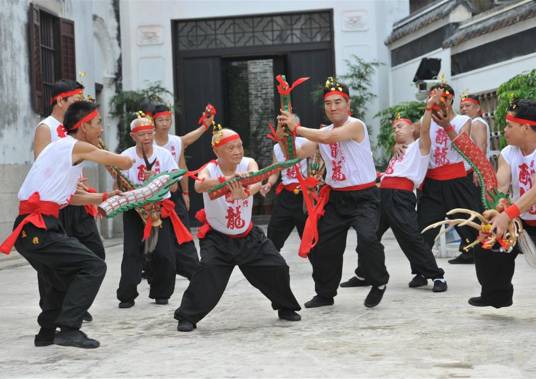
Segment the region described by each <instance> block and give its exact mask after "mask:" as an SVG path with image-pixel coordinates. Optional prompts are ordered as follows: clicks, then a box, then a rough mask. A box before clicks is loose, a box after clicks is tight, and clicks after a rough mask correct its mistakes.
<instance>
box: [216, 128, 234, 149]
mask: <svg viewBox="0 0 536 379" xmlns="http://www.w3.org/2000/svg"><path fill="white" fill-rule="evenodd" d="M235 134H236V135H238V133H237V132H235V131H234V130H232V129H228V128H223V129H222V130H221V133H215V134H214V135H213V136H212V146H214V145H215V144H216V143H217V142H221V140H223V139H224V138H227V137H230V136H233V135H235ZM214 147H215V148H217V146H214Z"/></svg>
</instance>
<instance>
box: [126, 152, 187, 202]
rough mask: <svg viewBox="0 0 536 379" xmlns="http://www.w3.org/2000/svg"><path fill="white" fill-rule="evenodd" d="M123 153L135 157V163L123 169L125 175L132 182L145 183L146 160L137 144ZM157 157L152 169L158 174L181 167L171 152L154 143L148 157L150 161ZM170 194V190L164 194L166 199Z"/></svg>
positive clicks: (135, 183) (136, 183)
mask: <svg viewBox="0 0 536 379" xmlns="http://www.w3.org/2000/svg"><path fill="white" fill-rule="evenodd" d="M121 155H126V156H128V157H130V158H132V159H134V164H133V165H132V167H131V168H130V169H128V170H125V171H121V172H122V173H123V175H125V176H126V177H127V178H128V180H130V182H131V183H132V184H134V185H137V186H139V185H141V184H143V182H144V179H143V172H144V171H145V169H146V167H145V161H144V160H143V157H139V156H138V154H137V153H136V146H132V147H129V148H128V149H126V150H125V151H123V152H122V153H121ZM155 159H156V162H155V163H154V166H153V168H152V170H153V171H154V172H155V173H157V174H160V173H161V172H167V171H171V170H177V169H178V168H179V167H178V166H177V162H175V160H174V159H173V156H172V155H171V153H170V152H169V151H167V150H166V149H164V148H163V147H160V146H157V145H153V154H152V155H151V156H150V157H149V158H148V161H149V162H152V161H154V160H155ZM170 196H171V195H170V194H169V192H168V193H167V194H166V195H165V196H164V199H168V198H169V197H170Z"/></svg>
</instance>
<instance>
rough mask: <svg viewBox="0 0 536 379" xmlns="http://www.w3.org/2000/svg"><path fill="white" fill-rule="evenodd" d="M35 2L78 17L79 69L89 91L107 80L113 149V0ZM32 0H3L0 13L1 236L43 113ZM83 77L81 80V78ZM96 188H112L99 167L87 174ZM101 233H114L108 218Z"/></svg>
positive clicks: (105, 102) (104, 101) (116, 51)
mask: <svg viewBox="0 0 536 379" xmlns="http://www.w3.org/2000/svg"><path fill="white" fill-rule="evenodd" d="M32 3H34V4H36V5H38V6H40V7H42V8H44V9H46V10H47V11H49V12H50V13H52V14H55V15H57V16H59V17H64V18H68V19H71V20H73V21H74V22H75V45H76V66H77V67H76V71H77V72H80V71H84V72H85V73H86V76H85V77H84V78H83V79H81V81H82V82H83V84H84V85H85V87H86V93H88V94H90V95H92V96H95V82H99V83H101V84H103V86H104V87H103V90H102V93H101V95H100V97H99V98H98V101H99V102H100V104H101V113H102V115H103V118H104V124H105V125H107V126H108V128H107V129H106V131H105V135H104V138H105V140H106V141H107V144H108V146H109V147H110V148H112V149H113V148H115V146H116V145H117V137H116V132H115V127H114V125H115V123H114V122H113V120H111V119H110V118H109V117H108V116H107V114H108V111H109V101H110V98H111V97H112V96H113V95H114V94H115V82H114V79H115V73H116V69H117V67H116V65H117V61H118V58H119V56H120V48H119V41H118V36H117V27H118V25H117V22H116V21H115V18H114V16H113V15H114V13H113V7H112V0H99V1H73V0H37V1H32ZM29 4H30V1H29V0H24V1H20V0H4V1H2V12H0V46H2V48H1V49H0V88H1V89H2V92H3V94H4V95H3V96H0V107H1V109H3V111H2V112H1V113H0V141H1V142H0V209H2V210H3V211H2V212H0V239H3V238H4V237H5V236H6V235H7V234H9V232H10V230H11V227H12V224H13V220H14V219H15V216H16V214H17V207H18V203H17V197H16V195H17V192H18V190H19V187H20V184H21V183H22V181H23V180H24V177H25V175H26V173H27V172H28V170H29V168H30V166H31V163H32V161H33V153H32V141H33V135H34V129H35V127H36V125H37V124H38V122H39V120H40V119H41V117H40V116H39V115H37V114H36V113H34V112H33V111H32V107H31V96H30V64H29V47H28V30H27V28H28V25H27V24H28V9H29ZM79 80H80V79H79ZM86 175H87V176H89V178H90V182H91V184H92V185H93V186H95V187H97V188H98V189H106V188H108V189H109V188H111V181H110V180H109V179H107V178H106V176H104V175H102V174H101V173H99V172H98V170H97V168H96V166H93V167H90V169H89V170H88V172H87V173H86ZM104 226H105V227H104V228H103V232H104V233H103V234H104V235H105V236H109V235H111V234H112V233H113V230H112V228H111V223H110V222H106V223H105V225H104Z"/></svg>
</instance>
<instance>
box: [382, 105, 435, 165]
mask: <svg viewBox="0 0 536 379" xmlns="http://www.w3.org/2000/svg"><path fill="white" fill-rule="evenodd" d="M424 107H425V103H424V102H421V101H408V102H403V103H400V104H396V105H394V106H392V107H389V108H386V109H384V110H382V111H380V112H378V113H376V114H375V115H374V117H377V118H379V119H380V132H379V133H378V139H377V142H376V144H377V146H378V147H381V148H382V150H383V152H384V159H383V160H382V162H381V163H380V164H378V166H379V167H383V166H385V164H386V163H387V162H388V159H389V155H390V153H391V150H392V148H393V145H394V144H395V137H394V134H393V126H392V123H393V120H394V119H395V118H396V117H397V115H400V117H402V118H409V119H410V120H412V121H418V120H419V119H420V118H421V116H422V115H423V113H424Z"/></svg>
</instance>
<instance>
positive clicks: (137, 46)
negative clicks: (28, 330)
mask: <svg viewBox="0 0 536 379" xmlns="http://www.w3.org/2000/svg"><path fill="white" fill-rule="evenodd" d="M120 5H121V30H122V46H123V78H124V82H123V84H124V87H125V89H135V90H138V89H142V88H144V87H146V86H147V85H148V83H151V82H154V81H160V82H161V84H162V85H163V86H164V87H165V88H166V89H168V90H169V91H171V92H173V65H172V63H173V62H172V52H173V50H172V45H171V20H178V19H191V18H210V17H224V16H240V15H253V14H263V13H284V12H299V11H309V10H315V9H318V10H320V9H333V16H334V29H335V30H334V35H335V41H334V47H335V67H336V71H337V74H338V75H341V74H344V73H345V72H346V64H345V62H344V61H345V60H346V59H349V58H350V57H351V56H352V55H353V54H355V55H357V56H359V57H361V58H363V59H364V60H366V61H374V60H377V61H381V62H383V63H385V64H386V65H385V66H383V67H382V68H381V69H380V70H379V72H378V73H377V74H376V75H375V76H374V78H373V85H372V92H375V93H377V94H378V98H376V99H375V100H374V101H373V102H372V103H371V104H370V107H369V109H368V112H367V117H366V121H367V122H368V123H370V124H372V125H377V124H378V121H377V120H374V119H372V115H374V114H375V113H376V112H377V111H378V110H379V109H380V107H383V106H385V104H387V103H388V101H389V99H388V93H389V92H388V83H389V81H388V75H387V74H388V72H389V62H388V49H387V47H386V46H385V45H384V41H385V39H386V38H387V36H388V35H389V33H390V32H391V28H392V24H393V22H394V21H396V20H397V19H400V18H402V17H404V16H406V15H407V14H408V13H409V2H408V1H407V0H376V1H373V0H369V1H364V0H354V1H343V0H338V1H305V0H299V1H279V0H277V1H276V0H271V1H270V0H268V1H252V0H242V1H224V0H220V1H217V0H213V1H200V0H196V1H193V0H180V1H177V0H175V1H172V0H160V1H150V0H137V1H128V0H121V2H120ZM144 31H145V32H149V33H153V32H154V33H156V34H153V35H152V36H153V37H154V40H153V42H152V43H151V44H150V45H144V44H143V32H144Z"/></svg>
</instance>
